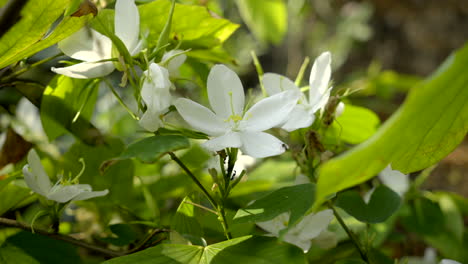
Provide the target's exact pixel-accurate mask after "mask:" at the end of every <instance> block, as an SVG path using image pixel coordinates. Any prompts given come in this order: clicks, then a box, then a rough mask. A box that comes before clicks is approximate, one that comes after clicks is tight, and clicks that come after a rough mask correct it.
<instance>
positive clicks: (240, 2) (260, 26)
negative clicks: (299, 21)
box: [236, 0, 288, 44]
mask: <svg viewBox="0 0 468 264" xmlns="http://www.w3.org/2000/svg"><path fill="white" fill-rule="evenodd" d="M236 4H237V6H238V8H239V12H240V14H241V16H242V18H243V19H244V21H245V23H246V24H247V26H249V28H250V29H251V30H252V32H253V33H254V35H255V36H256V37H257V38H258V39H260V40H261V41H263V42H266V43H268V42H271V43H273V44H279V43H281V41H282V40H283V38H284V36H285V35H286V32H287V29H288V11H287V9H286V3H285V1H283V0H264V1H257V0H236Z"/></svg>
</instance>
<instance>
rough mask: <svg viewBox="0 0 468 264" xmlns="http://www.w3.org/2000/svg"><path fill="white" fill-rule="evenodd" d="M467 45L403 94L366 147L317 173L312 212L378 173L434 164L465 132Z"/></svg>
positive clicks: (467, 123)
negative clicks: (399, 101)
mask: <svg viewBox="0 0 468 264" xmlns="http://www.w3.org/2000/svg"><path fill="white" fill-rule="evenodd" d="M467 64H468V45H466V46H465V47H464V48H462V49H460V50H459V51H457V52H455V54H453V56H451V57H449V58H448V59H447V60H446V62H445V63H444V64H443V65H442V66H441V67H440V68H439V70H438V71H437V72H436V73H434V74H433V75H432V76H431V77H430V78H428V79H427V80H426V81H425V82H422V83H421V84H420V85H418V86H416V87H415V88H414V89H412V91H411V92H410V93H409V95H408V98H407V99H406V101H405V103H404V104H403V105H402V107H401V108H400V109H399V110H398V111H397V112H396V113H395V114H394V115H393V116H392V117H391V118H390V119H389V120H388V121H387V122H386V123H385V124H384V125H383V126H382V127H380V129H379V130H378V131H377V133H376V134H374V136H373V137H371V138H370V139H369V140H367V141H366V142H364V143H362V144H361V145H358V146H357V147H355V148H353V149H352V150H350V151H349V152H347V153H345V154H343V155H340V156H338V157H337V158H334V159H332V160H330V161H328V162H327V163H325V164H323V165H322V166H321V168H319V180H318V184H317V198H316V205H315V206H316V207H318V206H319V205H320V204H321V203H322V202H324V201H325V200H326V197H327V196H328V195H330V194H333V193H335V192H338V191H341V190H344V189H346V188H349V187H351V186H354V185H357V184H359V183H361V182H364V181H366V180H368V179H370V178H372V177H373V176H375V175H376V174H377V173H378V172H380V171H381V170H382V169H384V168H385V167H386V166H387V165H388V164H389V163H391V164H392V168H393V169H396V170H399V171H401V172H403V173H410V172H414V171H418V170H421V169H424V168H426V167H429V166H430V165H432V164H434V163H437V162H438V161H439V160H441V159H442V158H443V157H445V156H446V155H447V154H448V153H450V152H451V151H452V150H453V149H454V148H455V147H456V146H457V145H458V144H459V143H460V142H461V140H462V139H463V138H464V137H465V135H466V132H467V130H468V89H467V88H468V75H467V74H465V72H466V65H467Z"/></svg>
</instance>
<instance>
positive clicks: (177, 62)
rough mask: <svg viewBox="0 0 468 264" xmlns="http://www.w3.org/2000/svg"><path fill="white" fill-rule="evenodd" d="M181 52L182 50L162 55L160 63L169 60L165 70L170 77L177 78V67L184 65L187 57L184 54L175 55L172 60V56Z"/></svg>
mask: <svg viewBox="0 0 468 264" xmlns="http://www.w3.org/2000/svg"><path fill="white" fill-rule="evenodd" d="M181 52H183V50H171V51H169V52H166V53H164V56H163V57H162V59H161V61H163V62H164V61H166V60H168V59H171V60H170V61H169V63H168V64H167V69H168V70H169V74H170V75H171V76H178V75H179V67H180V66H181V65H182V64H184V62H185V60H186V59H187V55H185V54H180V55H177V56H175V57H173V58H171V57H172V56H174V55H176V54H178V53H181Z"/></svg>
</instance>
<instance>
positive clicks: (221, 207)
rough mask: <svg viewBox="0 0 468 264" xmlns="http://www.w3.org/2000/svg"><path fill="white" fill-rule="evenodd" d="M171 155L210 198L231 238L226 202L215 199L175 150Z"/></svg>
mask: <svg viewBox="0 0 468 264" xmlns="http://www.w3.org/2000/svg"><path fill="white" fill-rule="evenodd" d="M169 155H170V156H171V159H172V160H173V161H175V162H176V163H177V164H178V165H179V166H180V167H181V168H182V170H184V171H185V173H186V174H187V175H188V176H190V178H191V179H192V180H193V181H194V182H195V184H196V185H197V186H198V187H199V188H200V189H201V191H202V192H203V194H205V196H206V198H208V201H210V203H211V205H212V206H213V208H215V209H216V211H217V212H218V215H219V217H218V220H219V221H220V222H221V225H222V227H223V230H224V235H225V236H226V238H227V239H231V238H232V235H231V232H229V226H228V223H227V220H226V212H225V211H224V204H223V203H220V204H218V203H217V202H216V200H215V199H213V197H212V196H211V194H210V193H209V192H208V190H206V188H205V187H204V186H203V185H202V184H201V182H200V181H199V180H198V179H197V177H195V175H194V174H193V173H192V172H191V171H190V169H189V168H187V166H185V164H184V163H183V162H182V161H181V160H180V159H179V158H178V157H177V156H176V155H175V154H174V153H173V152H169Z"/></svg>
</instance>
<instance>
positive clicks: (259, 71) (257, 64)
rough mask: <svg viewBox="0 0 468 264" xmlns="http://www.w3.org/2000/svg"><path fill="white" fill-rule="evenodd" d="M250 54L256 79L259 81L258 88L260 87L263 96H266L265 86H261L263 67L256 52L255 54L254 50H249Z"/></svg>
mask: <svg viewBox="0 0 468 264" xmlns="http://www.w3.org/2000/svg"><path fill="white" fill-rule="evenodd" d="M250 56H252V60H253V63H254V65H255V69H256V70H257V75H258V81H259V83H260V88H261V89H262V94H263V96H265V97H267V96H268V93H267V92H266V89H265V86H263V69H262V65H261V64H260V61H259V60H258V57H257V54H255V51H253V50H251V51H250Z"/></svg>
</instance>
